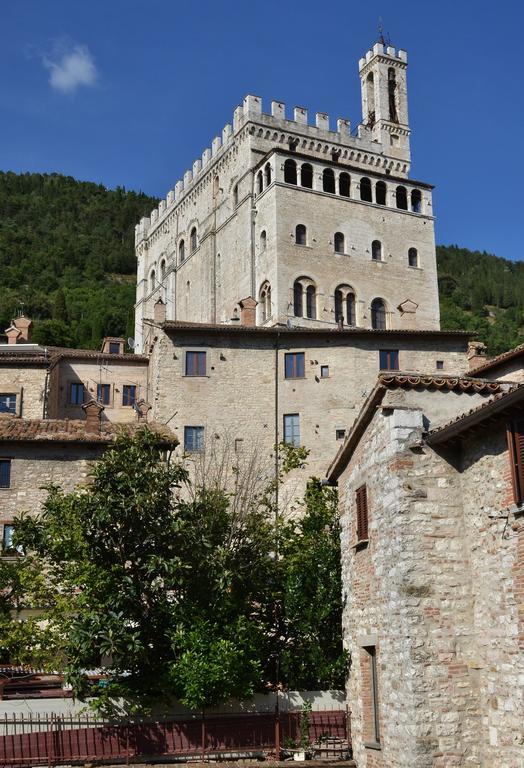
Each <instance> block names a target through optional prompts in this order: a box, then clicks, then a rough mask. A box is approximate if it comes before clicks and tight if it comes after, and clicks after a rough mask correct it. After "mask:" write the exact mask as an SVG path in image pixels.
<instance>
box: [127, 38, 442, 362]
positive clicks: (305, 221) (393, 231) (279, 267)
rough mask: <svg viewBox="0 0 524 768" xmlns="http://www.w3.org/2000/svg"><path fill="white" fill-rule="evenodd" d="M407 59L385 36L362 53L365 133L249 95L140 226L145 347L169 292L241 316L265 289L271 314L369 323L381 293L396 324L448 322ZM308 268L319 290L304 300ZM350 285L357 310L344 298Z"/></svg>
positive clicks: (211, 316)
mask: <svg viewBox="0 0 524 768" xmlns="http://www.w3.org/2000/svg"><path fill="white" fill-rule="evenodd" d="M406 68H407V56H406V53H405V52H404V51H402V50H398V51H397V50H395V49H394V48H391V47H387V48H385V47H384V45H382V44H381V43H377V44H376V45H375V46H374V47H373V49H372V50H371V51H369V52H368V53H367V54H366V56H365V57H364V58H363V59H361V61H360V64H359V70H360V76H361V88H362V108H363V121H362V123H361V124H360V125H359V126H358V130H357V135H356V136H353V135H351V132H350V126H349V121H347V120H342V119H339V120H338V121H337V130H336V131H335V130H331V129H330V121H329V116H328V115H326V114H324V113H321V112H318V113H317V114H316V119H315V126H311V125H309V123H308V114H307V110H305V109H304V108H302V107H296V108H295V110H294V114H293V117H294V119H293V120H290V119H287V118H286V114H285V105H284V104H282V103H281V102H276V101H274V102H272V104H271V114H266V113H264V112H263V111H262V100H261V99H260V97H258V96H247V97H246V98H245V99H244V102H243V104H242V106H239V107H238V108H237V109H236V110H235V112H234V116H233V122H232V125H226V126H225V128H224V130H223V131H222V136H221V137H216V138H215V139H214V140H213V143H212V148H211V149H206V150H205V151H204V153H203V155H202V158H201V159H200V158H199V159H198V160H196V161H195V162H194V163H193V166H192V170H189V171H187V173H186V174H185V175H184V179H183V180H181V181H179V182H178V183H177V184H176V185H175V188H174V190H172V191H171V192H169V193H168V195H167V199H165V200H162V201H161V202H160V204H159V207H158V208H157V209H155V210H154V211H153V212H152V213H151V216H150V217H149V218H144V219H142V220H141V222H140V224H139V225H137V229H136V254H137V262H138V267H137V270H138V277H137V304H136V331H135V335H136V342H137V347H136V349H137V351H141V352H143V351H146V346H145V342H144V319H147V318H152V317H153V314H154V304H155V302H156V301H157V300H158V299H159V298H160V299H162V301H163V302H164V303H165V306H166V316H167V319H168V320H183V321H193V322H206V323H231V322H233V323H234V322H235V321H236V320H237V319H238V312H239V301H240V300H241V299H242V298H244V297H245V296H252V297H254V298H255V299H256V300H257V301H258V302H259V310H258V316H257V323H258V324H269V325H271V324H286V323H288V322H289V323H291V324H301V325H303V324H305V325H313V326H324V325H329V324H333V323H336V322H337V321H338V320H339V317H338V316H337V315H339V316H341V317H344V321H345V322H346V323H347V324H351V325H356V326H362V327H367V328H369V327H371V326H372V318H371V305H372V301H373V300H374V299H382V300H383V302H384V305H385V313H386V324H387V327H388V328H399V329H405V328H423V329H438V327H439V308H438V295H437V282H436V266H435V243H434V228H433V208H432V197H431V186H430V185H428V184H426V183H423V182H417V181H412V180H409V179H408V173H409V164H410V150H409V133H410V130H409V123H408V108H407V88H406ZM299 225H302V226H304V227H305V228H306V232H305V236H304V240H303V242H302V238H301V237H300V238H298V235H297V226H299ZM373 242H378V243H379V245H380V248H379V249H378V250H377V249H376V248H373V247H372V244H373ZM410 253H411V255H410ZM297 280H301V283H300V284H301V285H302V287H303V291H304V294H305V291H306V288H307V286H311V289H312V291H314V296H313V298H312V300H311V301H309V304H308V306H307V307H306V306H305V307H304V308H303V310H299V309H298V307H297V304H296V301H295V290H297V286H296V281H297ZM337 289H339V290H341V292H342V294H343V295H344V296H346V295H347V293H348V292H351V293H352V295H353V296H354V303H355V308H354V310H352V311H351V312H347V313H345V314H344V313H343V312H341V311H340V310H339V309H337V306H336V302H337V300H338V299H337ZM304 302H306V299H305V297H304Z"/></svg>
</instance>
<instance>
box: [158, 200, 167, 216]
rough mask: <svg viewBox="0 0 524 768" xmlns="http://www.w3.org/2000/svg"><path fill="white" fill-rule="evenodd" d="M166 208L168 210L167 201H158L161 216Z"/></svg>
mask: <svg viewBox="0 0 524 768" xmlns="http://www.w3.org/2000/svg"><path fill="white" fill-rule="evenodd" d="M165 210H166V201H165V200H160V201H159V203H158V216H159V217H160V216H162V214H163V213H164V211H165Z"/></svg>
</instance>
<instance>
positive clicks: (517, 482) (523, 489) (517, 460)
mask: <svg viewBox="0 0 524 768" xmlns="http://www.w3.org/2000/svg"><path fill="white" fill-rule="evenodd" d="M507 435H508V448H509V455H510V457H511V479H512V485H513V499H514V501H515V504H518V505H519V506H520V505H521V504H524V419H517V420H515V421H512V422H511V423H510V424H508V427H507Z"/></svg>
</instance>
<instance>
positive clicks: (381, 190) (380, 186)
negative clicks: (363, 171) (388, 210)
mask: <svg viewBox="0 0 524 768" xmlns="http://www.w3.org/2000/svg"><path fill="white" fill-rule="evenodd" d="M386 194H387V187H386V182H385V181H377V183H376V185H375V202H376V203H377V205H386Z"/></svg>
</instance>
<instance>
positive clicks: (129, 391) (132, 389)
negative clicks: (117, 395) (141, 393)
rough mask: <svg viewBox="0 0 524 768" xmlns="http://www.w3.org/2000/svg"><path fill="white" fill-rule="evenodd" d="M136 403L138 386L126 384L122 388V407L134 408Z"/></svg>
mask: <svg viewBox="0 0 524 768" xmlns="http://www.w3.org/2000/svg"><path fill="white" fill-rule="evenodd" d="M135 403H136V384H124V386H123V387H122V405H128V406H133V405H134V404H135Z"/></svg>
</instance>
